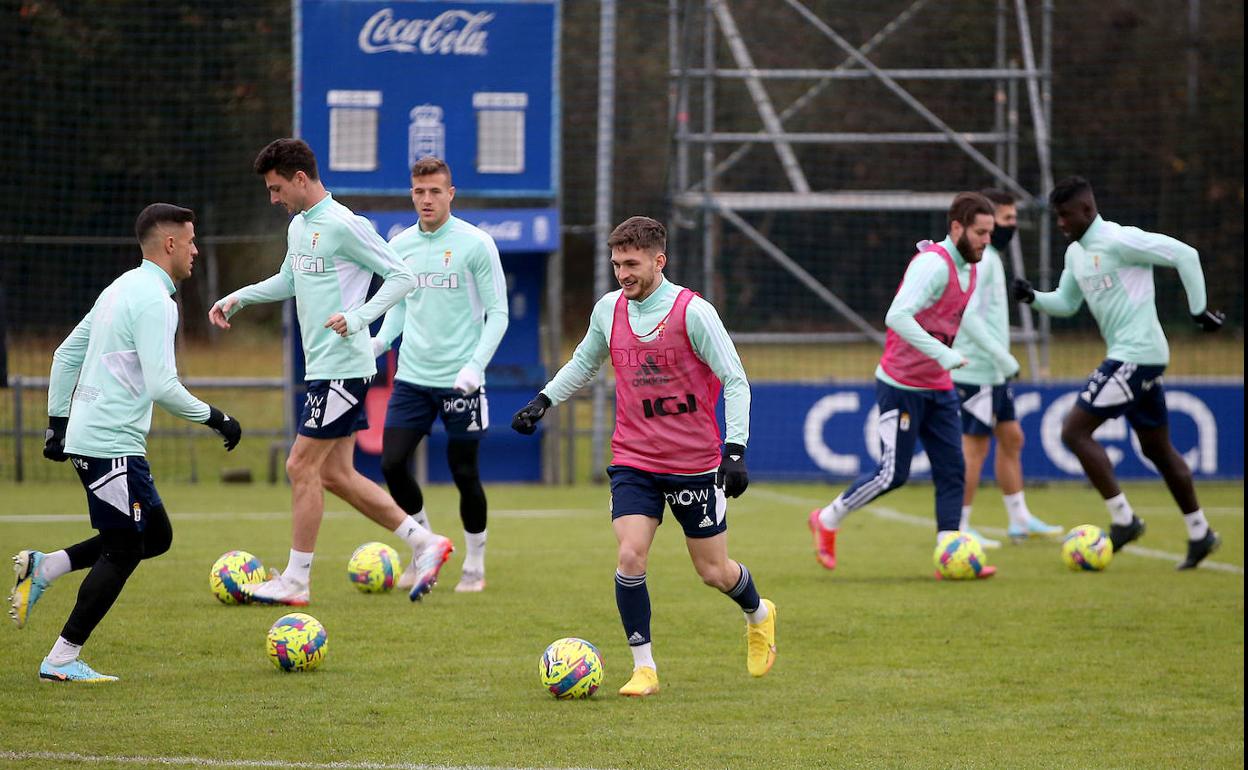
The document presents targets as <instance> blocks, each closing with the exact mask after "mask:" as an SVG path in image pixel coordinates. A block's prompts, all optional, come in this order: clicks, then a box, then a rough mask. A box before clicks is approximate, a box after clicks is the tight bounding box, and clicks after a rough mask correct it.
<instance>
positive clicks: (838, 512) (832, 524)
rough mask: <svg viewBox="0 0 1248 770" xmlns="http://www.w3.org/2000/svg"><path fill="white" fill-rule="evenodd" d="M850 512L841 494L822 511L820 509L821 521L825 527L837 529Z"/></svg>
mask: <svg viewBox="0 0 1248 770" xmlns="http://www.w3.org/2000/svg"><path fill="white" fill-rule="evenodd" d="M848 513H849V511H847V510H845V504H844V503H842V502H841V498H840V496H837V498H836V499H835V500H833V501H832V502H830V503H828V504H827V505H826V506H824V508H823V510H822V511H819V523H820V524H821V525H822V526H823V528H824V529H836V528H838V527H840V526H841V520H842V519H844V518H845V516H846V514H848Z"/></svg>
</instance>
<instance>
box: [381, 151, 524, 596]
mask: <svg viewBox="0 0 1248 770" xmlns="http://www.w3.org/2000/svg"><path fill="white" fill-rule="evenodd" d="M454 198H455V186H454V185H453V184H451V169H450V168H449V167H448V166H447V165H446V163H445V162H444V161H442V160H440V159H438V158H433V157H427V158H421V159H420V160H418V161H417V162H416V163H415V165H413V166H412V203H413V204H414V205H415V206H416V211H417V212H419V214H420V221H419V222H417V223H416V224H415V225H413V226H412V227H409V228H407V229H406V230H404V231H403V232H401V233H399V234H398V235H396V236H394V238H392V239H391V241H390V245H391V246H392V247H393V248H394V250H395V252H396V253H397V254H398V255H399V257H400V259H402V260H403V261H404V263H405V264H406V265H407V266H408V267H409V268H410V269H411V271H412V273H413V274H414V275H415V276H416V278H417V283H418V285H419V286H420V287H421V288H419V289H417V290H416V291H413V292H412V293H411V294H409V295H408V296H407V298H406V299H402V300H399V303H398V304H397V305H395V306H394V307H393V308H391V309H390V312H388V313H386V320H385V322H384V323H383V324H382V325H381V330H380V331H379V332H378V333H377V336H376V337H374V338H373V355H374V357H376V356H380V355H381V354H382V353H383V352H385V351H386V350H389V349H390V345H391V344H392V343H393V342H394V338H395V337H397V336H399V334H402V335H403V344H402V345H401V346H400V347H399V370H398V373H397V374H396V375H395V378H394V379H395V383H394V392H393V393H391V395H390V404H389V406H388V407H387V409H386V430H385V433H384V435H383V438H382V450H381V472H382V474H384V475H385V477H386V484H387V485H388V486H389V487H390V494H391V495H393V496H394V500H395V502H397V503H398V504H399V505H400V506H401V507H402V508H403V510H405V511H407V513H409V514H411V516H412V518H414V519H415V520H416V521H418V522H420V524H421V525H422V526H424V527H425V528H426V529H428V528H429V520H428V518H426V514H425V497H424V494H423V493H422V492H421V489H420V485H419V484H417V483H416V479H415V478H413V477H412V472H411V462H412V455H413V454H415V452H416V447H417V446H419V445H420V442H421V440H422V439H423V438H424V437H425V436H427V435H428V434H429V431H430V429H432V428H433V422H434V420H435V419H437V418H438V417H441V418H442V424H443V425H445V426H446V432H447V436H448V440H447V443H446V462H447V465H448V466H449V467H450V469H451V478H453V479H454V480H455V486H456V488H457V489H459V516H460V519H461V520H462V522H463V525H464V543H465V545H466V549H465V550H466V551H467V554H466V555H465V557H464V567H463V572H462V574H461V575H460V579H459V583H458V584H457V585H456V586H455V590H456V591H457V592H461V593H463V592H477V591H481V590H484V589H485V540H486V526H485V524H486V500H485V490H484V489H483V488H482V487H481V472H480V469H479V467H478V464H477V449H478V447H480V446H481V439H482V438H484V437H485V433H486V430H487V429H488V428H489V424H490V411H489V404H488V403H487V402H486V398H485V367H486V365H488V364H489V362H490V358H492V357H493V355H494V351H495V350H497V349H498V343H499V342H501V341H502V339H503V334H504V333H506V331H507V281H506V278H505V277H504V276H503V266H502V263H501V262H500V261H499V257H498V247H497V246H496V245H495V244H494V239H493V238H491V237H490V234H489V233H487V232H485V231H484V230H481V229H479V228H476V227H473V226H472V225H470V224H468V223H467V222H465V221H464V220H462V219H459V218H458V217H455V216H452V214H451V201H452V200H454ZM418 577H419V574H418V572H417V571H416V570H415V569H413V568H411V567H409V568H408V569H407V570H405V571H404V572H403V574H402V575H400V576H399V587H400V588H411V587H412V585H414V584H415V582H416V580H417V578H418Z"/></svg>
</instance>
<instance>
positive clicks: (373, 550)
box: [347, 543, 402, 594]
mask: <svg viewBox="0 0 1248 770" xmlns="http://www.w3.org/2000/svg"><path fill="white" fill-rule="evenodd" d="M400 572H402V567H401V565H400V564H399V552H398V551H396V550H394V549H393V548H391V547H390V546H388V545H386V544H385V543H365V544H364V545H362V546H360V547H359V548H356V549H355V553H353V554H351V559H350V560H349V561H348V562H347V579H348V580H350V581H351V585H353V586H355V587H356V588H358V589H360V591H362V592H364V593H366V594H376V593H383V592H385V591H389V590H390V589H391V588H394V584H395V581H396V580H398V578H399V573H400Z"/></svg>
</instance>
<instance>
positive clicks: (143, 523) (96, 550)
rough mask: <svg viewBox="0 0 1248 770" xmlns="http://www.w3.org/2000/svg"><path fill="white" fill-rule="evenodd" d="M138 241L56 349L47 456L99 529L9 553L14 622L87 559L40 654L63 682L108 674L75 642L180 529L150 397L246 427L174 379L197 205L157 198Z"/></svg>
mask: <svg viewBox="0 0 1248 770" xmlns="http://www.w3.org/2000/svg"><path fill="white" fill-rule="evenodd" d="M135 235H136V236H137V237H138V240H139V245H140V247H141V248H142V251H143V261H142V262H140V263H139V266H138V267H136V268H134V269H132V270H129V271H127V272H125V273H122V275H121V276H119V277H118V278H117V279H116V280H115V281H113V282H112V283H111V284H109V286H108V288H106V289H105V290H104V291H103V292H101V293H100V296H99V297H98V298H97V299H96V301H95V304H94V305H93V306H92V308H91V310H90V312H88V313H87V315H86V316H85V317H84V318H83V319H82V320H81V321H79V322H78V325H77V326H76V327H74V330H73V331H72V332H70V334H69V336H68V337H66V338H65V341H64V342H62V343H61V345H60V347H58V348H57V349H56V352H55V353H54V354H53V355H52V373H51V376H50V378H49V383H48V429H47V431H46V433H45V441H44V447H43V456H44V457H46V458H48V459H49V460H52V461H54V462H65V461H66V460H71V461H72V462H73V466H74V469H75V470H76V471H77V472H78V479H79V481H81V482H82V486H83V487H84V488H85V489H86V492H87V510H88V511H89V513H90V516H91V526H92V527H94V528H95V529H97V530H99V534H98V535H96V536H95V537H93V538H91V539H89V540H84V541H83V542H81V543H77V544H75V545H71V546H69V547H68V548H64V549H62V550H59V551H53V552H50V553H43V552H41V551H35V550H25V551H21V552H20V553H18V554H17V556H15V557H13V562H14V564H15V565H16V566H15V569H16V572H17V580H16V582H15V583H14V586H13V593H12V595H11V596H10V599H9V600H10V603H11V604H12V609H11V610H10V613H9V614H10V615H11V616H12V617H13V619H14V621H16V623H17V627H18V628H22V627H23V626H25V625H26V623H27V621H28V620H29V619H30V613H31V610H33V609H34V607H35V604H36V603H37V602H38V601H39V598H40V597H41V596H42V595H43V592H44V591H46V590H47V589H48V587H49V586H50V585H51V584H52V582H53V581H54V580H56V579H57V578H59V577H60V576H62V575H64V574H66V573H68V572H71V571H74V570H80V569H86V568H88V567H89V568H90V571H89V572H88V573H87V576H86V577H85V578H84V579H83V581H82V585H81V587H80V588H79V589H78V601H77V602H76V603H75V604H74V609H73V611H71V612H70V614H69V619H68V620H67V621H66V622H65V627H64V628H63V629H62V631H61V635H60V638H58V639H57V640H56V644H54V645H53V646H52V650H51V651H50V652H49V653H48V656H47V657H46V658H44V660H43V662H42V663H41V664H40V665H39V677H40V678H41V679H46V680H49V681H57V682H112V681H116V679H117V677H115V676H109V675H107V674H101V673H98V672H97V671H95V670H94V669H92V668H91V667H90V666H88V665H87V664H86V662H85V661H83V660H82V659H81V658H79V657H78V656H79V653H80V652H81V650H82V646H83V645H84V644H86V643H87V639H88V638H89V637H90V636H91V632H92V631H94V630H95V628H96V626H97V625H99V623H100V621H101V620H103V619H104V616H105V615H106V614H107V613H108V611H109V609H110V608H111V607H112V606H113V602H115V601H116V600H117V597H118V596H119V595H120V594H121V590H122V589H123V588H124V587H125V585H126V581H127V580H128V579H129V578H130V575H131V573H133V572H134V570H135V568H137V567H138V566H139V562H140V561H143V560H144V559H151V558H154V557H156V556H159V555H161V554H162V553H164V552H165V551H167V550H169V545H170V543H172V541H173V529H172V527H171V526H170V525H169V515H168V514H167V513H166V511H165V506H164V504H163V503H162V502H161V499H160V495H159V494H157V492H156V485H155V482H154V481H153V480H152V472H151V469H150V468H149V466H148V463H147V433H148V430H149V429H150V427H151V423H152V404H153V403H157V404H160V405H161V407H163V408H164V409H165V410H166V411H168V412H169V413H171V414H173V415H175V416H177V417H181V418H182V419H184V420H189V421H191V422H198V423H203V424H205V425H207V426H208V427H210V428H212V429H213V430H215V431H216V432H217V433H218V434H219V435H220V436H221V437H222V438H223V439H224V441H225V448H226V450H227V451H228V450H231V449H233V448H234V447H235V446H237V444H238V442H239V440H240V439H241V438H242V429H241V428H240V427H239V425H238V421H237V420H234V419H232V418H231V417H230V416H229V415H227V414H225V413H224V412H222V411H221V410H220V409H217V408H216V407H213V406H209V405H208V404H206V403H204V402H203V401H200V400H199V399H198V398H196V397H195V396H193V395H191V394H190V393H189V392H188V391H187V390H186V388H185V387H183V386H182V383H181V382H180V381H179V380H178V369H177V364H176V363H175V362H174V352H173V341H174V335H175V334H176V332H177V328H178V306H177V304H176V303H174V301H173V299H172V298H171V296H172V294H173V293H174V292H175V291H176V290H177V288H176V284H175V281H182V280H185V279H187V278H189V277H190V276H191V269H192V266H193V264H194V261H195V256H196V255H197V254H198V253H199V250H198V249H197V248H196V247H195V214H194V213H193V212H192V211H191V210H190V209H185V208H182V207H181V206H173V205H171V204H168V203H153V204H152V205H150V206H148V207H147V208H145V209H143V211H142V213H140V214H139V217H138V220H137V221H136V222H135Z"/></svg>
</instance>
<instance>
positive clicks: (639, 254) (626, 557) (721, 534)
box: [511, 217, 776, 697]
mask: <svg viewBox="0 0 1248 770" xmlns="http://www.w3.org/2000/svg"><path fill="white" fill-rule="evenodd" d="M607 245H608V246H609V247H610V249H611V265H612V267H613V268H614V270H615V279H616V281H618V282H619V284H620V287H621V288H620V290H619V291H613V292H611V293H610V294H607V295H605V296H604V297H602V299H600V300H598V302H597V304H596V305H594V309H593V313H592V315H591V316H590V321H589V331H588V332H587V333H586V334H585V339H583V340H582V341H581V343H580V345H578V346H577V348H576V351H575V352H574V353H573V354H572V360H571V361H569V362H568V363H567V364H565V365H564V366H563V368H562V369H560V370H559V372H558V374H556V375H555V377H554V379H552V380H551V381H550V382H549V383H547V384H546V386H545V387H544V388H542V390H541V392H539V393H538V394H537V395H536V396H535V397H534V398H533V400H532V401H530V402H529V403H528V405H527V406H525V407H524V408H523V409H521V410H520V411H519V412H517V413H516V415H515V417H513V418H512V421H511V427H512V428H514V429H515V430H517V431H519V432H520V433H524V434H526V435H528V434H532V433H533V432H534V431H535V430H536V429H537V422H538V420H541V419H542V416H543V415H545V413H546V410H547V409H549V408H550V407H551V406H553V405H554V404H558V403H561V402H563V401H566V400H567V399H568V398H569V397H571V396H572V394H573V393H575V392H576V391H577V390H578V389H580V388H581V387H582V386H584V385H585V384H586V383H588V382H589V381H590V380H592V379H593V378H594V375H595V374H597V372H598V367H600V366H601V365H602V362H603V361H604V360H605V359H606V358H607V357H608V356H610V358H611V365H612V367H614V369H615V433H614V435H613V436H612V438H611V453H612V455H613V463H612V464H611V465H610V466H609V467H608V468H607V474H608V475H609V476H610V477H611V526H612V528H613V529H614V530H615V537H616V540H617V542H618V543H619V555H618V563H617V567H616V572H615V602H616V606H617V607H618V609H619V612H620V620H621V621H622V622H623V625H624V636H625V638H626V639H627V640H628V644H629V648H630V649H631V650H632V653H633V674H632V677H631V678H630V679H629V680H628V682H627V683H626V684H625V685H624V686H623V687H621V688H620V695H625V696H632V697H644V696H647V695H653V694H654V693H657V692H658V691H659V675H658V670H657V668H658V667H657V666H656V665H655V662H654V657H653V654H652V650H651V639H650V594H649V592H648V590H647V588H646V561H647V558H648V556H649V553H650V546H651V544H652V543H653V542H654V535H655V532H656V531H657V529H658V527H659V524H661V523H662V521H663V507H664V503H665V502H666V504H667V506H669V507H670V508H671V509H672V515H673V516H675V517H676V520H677V521H678V522H680V526H681V528H683V529H684V532H685V545H686V547H687V548H688V550H689V557H690V558H691V559H692V560H693V566H694V569H696V570H697V572H698V575H699V576H700V577H701V578H702V580H703V582H705V583H706V584H707V585H710V586H714V587H715V588H718V589H719V590H720V591H722V592H724V593H725V594H727V595H728V596H729V598H731V599H732V600H733V601H735V602H736V603H737V604H738V605H739V606H740V607H741V609H742V610H743V611H744V612H745V617H746V639H747V643H746V644H747V659H746V664H747V669H748V671H749V672H750V674H752V675H753V676H763V675H764V674H766V673H767V672H768V671H769V670H770V669H771V666H772V663H773V662H774V661H775V658H776V607H775V605H774V604H772V602H771V601H770V600H768V599H761V598H760V597H759V595H758V590H757V589H756V588H755V587H754V578H753V577H752V576H751V575H750V571H749V570H748V569H746V568H745V565H744V564H741V563H740V562H737V561H733V560H732V559H729V558H728V536H727V529H728V522H727V520H726V518H725V515H726V512H727V503H726V501H725V497H737V496H739V495H741V493H743V492H745V489H746V487H747V486H748V484H749V477H748V475H747V473H746V469H745V444H746V441H747V439H748V438H749V417H750V384H749V382H748V381H747V380H746V377H745V369H744V367H742V365H741V359H740V358H739V357H738V356H737V351H736V348H735V347H733V344H732V340H731V339H730V338H729V337H728V332H727V331H726V330H725V329H724V324H723V321H721V320H720V318H719V314H718V313H717V312H716V311H715V308H714V307H713V306H712V305H711V304H710V303H709V302H707V301H706V300H704V299H702V298H701V297H699V296H697V295H696V294H695V293H694V292H693V291H691V290H690V289H686V288H684V287H681V286H677V285H676V284H674V283H672V282H670V281H668V280H666V279H664V277H663V268H664V266H665V265H666V264H667V255H666V254H665V253H664V250H665V249H666V246H667V232H666V230H665V229H664V227H663V225H662V224H660V223H659V222H657V221H655V220H653V219H650V218H649V217H631V218H629V219H627V220H625V221H624V222H623V223H621V224H620V225H619V226H617V227H616V228H615V230H613V231H612V233H611V237H610V239H609V240H608V241H607ZM721 382H722V383H723V390H724V401H725V404H724V411H725V415H726V422H727V427H728V438H727V442H726V443H725V444H724V445H723V451H722V453H721V451H720V437H719V424H718V422H717V420H716V417H715V404H716V402H717V401H718V400H719V393H720V383H721Z"/></svg>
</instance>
